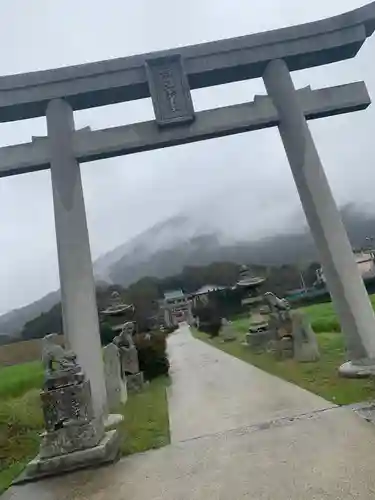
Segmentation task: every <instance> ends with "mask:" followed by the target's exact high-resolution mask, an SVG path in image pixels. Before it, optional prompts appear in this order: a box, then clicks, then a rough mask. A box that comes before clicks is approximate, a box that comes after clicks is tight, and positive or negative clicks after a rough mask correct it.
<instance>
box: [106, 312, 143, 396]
mask: <svg viewBox="0 0 375 500" xmlns="http://www.w3.org/2000/svg"><path fill="white" fill-rule="evenodd" d="M133 333H134V323H133V322H131V321H128V322H126V323H125V324H124V326H123V329H122V331H121V333H120V335H118V336H117V337H115V338H114V339H113V343H114V344H115V346H117V347H118V349H119V353H120V366H121V377H122V379H123V380H124V381H126V386H127V390H128V391H129V392H138V391H140V390H141V389H142V388H143V384H144V380H143V373H142V372H141V371H140V370H139V361H138V351H137V348H136V346H135V344H134V340H133Z"/></svg>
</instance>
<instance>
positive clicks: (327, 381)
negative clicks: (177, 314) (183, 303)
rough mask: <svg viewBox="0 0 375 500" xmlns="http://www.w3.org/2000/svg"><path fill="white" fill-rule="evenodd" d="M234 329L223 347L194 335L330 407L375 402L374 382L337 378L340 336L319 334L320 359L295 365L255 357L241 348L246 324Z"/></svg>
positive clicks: (264, 355) (341, 351) (341, 352)
mask: <svg viewBox="0 0 375 500" xmlns="http://www.w3.org/2000/svg"><path fill="white" fill-rule="evenodd" d="M314 307H315V306H314ZM234 325H235V327H236V329H237V330H238V332H239V336H238V337H239V338H238V339H237V340H236V341H234V342H228V343H222V342H221V341H220V339H218V338H215V339H213V340H210V339H209V337H208V335H206V334H205V333H202V332H198V331H196V330H194V331H193V335H194V336H195V337H196V338H198V339H200V340H203V341H204V342H207V343H209V344H211V345H213V346H215V347H217V348H219V349H221V350H223V351H225V352H227V353H228V354H231V355H233V356H235V357H236V358H239V359H242V360H243V361H246V362H247V363H250V364H252V365H254V366H257V367H258V368H261V369H262V370H264V371H266V372H268V373H271V374H272V375H276V376H278V377H280V378H283V379H285V380H288V381H289V382H293V383H294V384H296V385H299V386H300V387H303V388H304V389H307V390H309V391H311V392H313V393H315V394H318V395H319V396H322V397H323V398H325V399H327V400H329V401H332V402H333V403H336V404H340V405H344V404H350V403H354V402H359V401H365V400H369V399H374V398H375V382H374V381H373V380H371V379H362V380H354V379H352V380H348V379H344V378H341V377H339V376H338V371H337V369H338V367H339V366H340V365H341V364H342V363H343V362H344V361H345V348H344V342H343V338H342V336H341V334H340V333H334V332H333V333H319V334H318V335H317V337H318V342H319V347H320V353H321V359H320V360H319V361H318V362H316V363H298V362H296V361H294V360H285V361H276V360H275V358H274V357H273V356H272V354H269V353H262V354H255V353H254V352H252V351H251V350H250V348H249V347H246V346H243V345H241V342H242V341H243V340H244V335H245V332H246V331H247V328H248V320H243V319H241V320H237V321H235V322H234Z"/></svg>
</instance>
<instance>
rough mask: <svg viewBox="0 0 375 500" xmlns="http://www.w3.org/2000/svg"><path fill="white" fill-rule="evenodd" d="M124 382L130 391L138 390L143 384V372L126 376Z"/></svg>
mask: <svg viewBox="0 0 375 500" xmlns="http://www.w3.org/2000/svg"><path fill="white" fill-rule="evenodd" d="M126 384H127V388H128V391H129V392H130V393H134V392H140V391H141V390H142V389H143V386H144V379H143V373H142V372H138V373H133V374H131V375H128V376H127V377H126Z"/></svg>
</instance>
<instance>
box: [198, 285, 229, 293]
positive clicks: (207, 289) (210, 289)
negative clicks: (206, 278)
mask: <svg viewBox="0 0 375 500" xmlns="http://www.w3.org/2000/svg"><path fill="white" fill-rule="evenodd" d="M224 289H225V286H218V285H204V286H202V287H201V288H199V290H197V291H196V292H194V293H193V294H192V295H204V294H206V293H210V292H215V291H217V290H224Z"/></svg>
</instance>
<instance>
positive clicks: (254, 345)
mask: <svg viewBox="0 0 375 500" xmlns="http://www.w3.org/2000/svg"><path fill="white" fill-rule="evenodd" d="M272 338H273V335H272V332H271V331H265V332H258V333H250V332H249V333H247V334H246V344H247V345H248V346H249V347H250V348H251V349H252V350H253V351H256V352H263V351H265V350H267V347H268V344H269V342H270V341H271V340H272Z"/></svg>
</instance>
